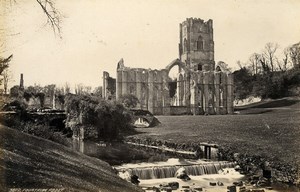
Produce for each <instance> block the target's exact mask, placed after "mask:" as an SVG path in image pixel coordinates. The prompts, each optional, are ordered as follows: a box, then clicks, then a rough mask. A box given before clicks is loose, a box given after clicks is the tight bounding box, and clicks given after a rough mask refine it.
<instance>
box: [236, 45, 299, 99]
mask: <svg viewBox="0 0 300 192" xmlns="http://www.w3.org/2000/svg"><path fill="white" fill-rule="evenodd" d="M278 48H279V45H278V44H277V43H267V44H266V45H265V47H264V49H263V51H262V52H260V53H253V54H252V55H251V56H250V57H249V59H248V61H246V62H245V63H242V62H240V61H238V65H239V67H240V69H239V70H236V71H234V72H233V74H234V83H235V88H234V96H235V99H236V100H242V99H246V98H248V97H250V96H255V97H261V98H262V99H265V98H272V99H275V98H281V97H285V96H290V95H293V94H295V93H293V89H294V88H296V87H299V85H300V42H299V43H296V44H294V45H292V46H289V47H287V48H285V49H284V50H283V53H282V54H281V56H280V53H279V52H278V50H279V49H278Z"/></svg>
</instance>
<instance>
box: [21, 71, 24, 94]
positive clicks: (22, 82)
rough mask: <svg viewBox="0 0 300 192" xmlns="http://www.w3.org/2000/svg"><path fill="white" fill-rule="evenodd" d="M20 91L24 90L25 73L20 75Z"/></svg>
mask: <svg viewBox="0 0 300 192" xmlns="http://www.w3.org/2000/svg"><path fill="white" fill-rule="evenodd" d="M20 89H21V90H24V78H23V73H21V75H20Z"/></svg>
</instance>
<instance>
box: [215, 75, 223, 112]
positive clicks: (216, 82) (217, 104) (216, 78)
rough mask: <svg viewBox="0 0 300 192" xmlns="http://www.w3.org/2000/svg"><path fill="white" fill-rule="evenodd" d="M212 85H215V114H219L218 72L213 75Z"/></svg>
mask: <svg viewBox="0 0 300 192" xmlns="http://www.w3.org/2000/svg"><path fill="white" fill-rule="evenodd" d="M214 75H215V78H214V83H215V87H214V88H215V104H214V106H215V111H216V114H220V77H221V76H220V72H215V73H214Z"/></svg>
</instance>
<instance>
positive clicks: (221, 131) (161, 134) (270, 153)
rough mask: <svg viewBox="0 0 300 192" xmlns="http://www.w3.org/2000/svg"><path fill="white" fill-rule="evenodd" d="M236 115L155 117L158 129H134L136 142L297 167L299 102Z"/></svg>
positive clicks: (291, 100) (299, 156)
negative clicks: (222, 150)
mask: <svg viewBox="0 0 300 192" xmlns="http://www.w3.org/2000/svg"><path fill="white" fill-rule="evenodd" d="M238 113H239V114H236V115H214V116H158V120H159V121H160V122H161V125H160V126H158V127H154V128H142V129H137V130H138V131H139V132H140V134H138V135H136V136H137V137H140V138H146V137H150V138H154V139H160V140H166V141H171V142H177V143H192V142H193V143H197V142H209V143H216V144H219V145H221V146H224V147H229V148H231V149H232V150H233V151H236V152H238V153H243V154H248V155H256V156H263V157H267V158H268V159H270V160H275V161H280V162H282V163H288V164H293V165H296V164H297V165H300V99H299V98H288V99H285V100H279V101H278V102H276V101H275V102H274V101H272V102H269V103H266V102H263V103H262V105H255V106H251V107H249V108H247V107H243V108H242V110H241V111H238Z"/></svg>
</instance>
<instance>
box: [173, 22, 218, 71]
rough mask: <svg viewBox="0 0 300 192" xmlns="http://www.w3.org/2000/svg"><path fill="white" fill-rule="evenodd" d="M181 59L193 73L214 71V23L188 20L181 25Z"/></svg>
mask: <svg viewBox="0 0 300 192" xmlns="http://www.w3.org/2000/svg"><path fill="white" fill-rule="evenodd" d="M179 58H180V60H181V61H182V62H184V63H185V64H186V66H187V68H189V69H190V70H192V71H213V70H214V69H215V61H214V40H213V21H212V20H211V19H209V20H208V21H206V22H205V21H203V20H202V19H196V18H187V19H186V20H185V21H184V22H182V23H181V24H180V43H179Z"/></svg>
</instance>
